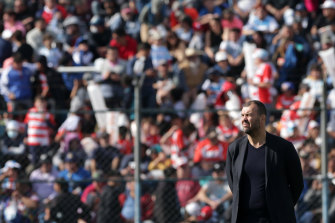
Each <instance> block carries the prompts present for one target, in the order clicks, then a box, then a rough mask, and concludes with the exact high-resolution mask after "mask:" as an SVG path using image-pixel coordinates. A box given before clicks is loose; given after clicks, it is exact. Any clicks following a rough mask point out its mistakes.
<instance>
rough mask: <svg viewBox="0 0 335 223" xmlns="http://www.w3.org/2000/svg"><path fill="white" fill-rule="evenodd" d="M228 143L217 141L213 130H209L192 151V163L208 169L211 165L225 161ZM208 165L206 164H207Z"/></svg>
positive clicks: (216, 135)
mask: <svg viewBox="0 0 335 223" xmlns="http://www.w3.org/2000/svg"><path fill="white" fill-rule="evenodd" d="M227 149H228V143H226V142H223V141H219V140H218V134H217V132H216V129H215V128H209V129H208V130H207V133H206V138H205V139H204V140H202V141H200V142H199V143H198V145H197V147H196V148H195V151H194V158H193V162H194V163H199V162H200V163H201V164H200V165H201V166H203V167H204V166H206V168H209V167H210V166H211V164H212V163H214V162H219V161H225V160H226V158H227V156H226V155H227ZM207 163H208V164H207Z"/></svg>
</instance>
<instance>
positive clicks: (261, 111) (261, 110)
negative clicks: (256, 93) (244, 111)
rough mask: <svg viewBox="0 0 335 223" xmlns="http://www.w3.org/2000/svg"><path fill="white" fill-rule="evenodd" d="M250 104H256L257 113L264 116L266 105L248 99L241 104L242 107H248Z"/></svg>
mask: <svg viewBox="0 0 335 223" xmlns="http://www.w3.org/2000/svg"><path fill="white" fill-rule="evenodd" d="M252 104H254V105H256V107H257V112H258V115H265V116H266V114H267V112H266V107H265V105H264V104H263V103H262V102H260V101H258V100H251V101H248V102H246V103H244V104H243V107H249V106H250V105H252Z"/></svg>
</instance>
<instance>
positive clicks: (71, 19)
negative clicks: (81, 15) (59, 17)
mask: <svg viewBox="0 0 335 223" xmlns="http://www.w3.org/2000/svg"><path fill="white" fill-rule="evenodd" d="M79 23H80V21H79V19H78V17H77V16H69V17H67V18H66V19H65V20H64V22H63V26H64V27H67V26H70V25H79Z"/></svg>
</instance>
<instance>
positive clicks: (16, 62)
mask: <svg viewBox="0 0 335 223" xmlns="http://www.w3.org/2000/svg"><path fill="white" fill-rule="evenodd" d="M22 65H23V57H22V54H21V53H19V52H16V53H15V54H14V55H13V65H12V66H13V68H14V69H15V70H22Z"/></svg>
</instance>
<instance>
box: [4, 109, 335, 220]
mask: <svg viewBox="0 0 335 223" xmlns="http://www.w3.org/2000/svg"><path fill="white" fill-rule="evenodd" d="M290 111H292V110H290ZM315 111H319V109H315ZM132 112H133V111H131V110H130V111H128V112H125V113H123V112H121V110H119V111H116V110H114V111H108V112H105V111H96V112H93V111H92V110H91V109H87V110H80V111H76V112H69V113H68V112H67V111H65V112H64V111H55V112H50V113H46V112H35V113H34V112H33V113H32V112H31V111H28V112H27V111H22V112H16V114H15V112H14V113H13V114H14V115H16V117H15V120H16V121H13V120H12V118H11V117H10V116H11V115H12V114H9V115H8V116H7V117H6V116H5V117H4V119H3V120H2V121H3V122H2V123H1V125H0V126H1V128H0V129H1V130H2V131H0V132H1V159H0V166H1V175H0V181H1V196H0V202H1V203H0V210H1V213H0V214H1V218H0V219H1V222H27V223H28V222H62V223H63V222H64V223H66V222H78V219H80V221H81V222H87V223H89V222H92V223H94V222H133V221H134V217H135V210H136V208H138V207H137V206H135V197H136V196H135V195H136V190H135V187H136V183H137V182H135V181H134V170H135V167H136V164H135V159H134V158H135V157H134V136H135V132H136V126H135V125H134V124H133V121H132ZM176 112H177V113H179V111H172V110H169V109H166V110H153V109H152V110H150V109H147V110H142V119H141V128H140V129H141V145H140V155H141V162H140V163H141V164H140V170H141V181H140V188H141V198H140V207H139V209H138V210H140V213H141V221H142V222H157V223H158V222H159V223H161V222H171V223H173V222H211V223H215V222H218V223H222V222H224V223H227V222H230V217H231V216H230V215H231V209H230V205H231V194H230V190H229V188H228V186H227V182H226V179H225V174H224V168H225V167H224V160H225V157H224V156H223V157H222V158H221V157H220V156H219V157H218V158H217V159H206V157H203V156H201V154H200V155H199V153H197V152H196V150H197V149H196V148H197V146H198V145H199V143H200V142H201V141H203V140H204V139H205V138H206V137H207V135H206V133H205V132H206V128H205V126H204V125H199V126H197V125H196V124H197V123H189V122H188V123H187V122H186V123H183V124H182V125H181V127H180V129H178V128H176V127H175V126H176V125H177V124H178V122H180V121H182V120H181V119H180V116H178V115H176ZM180 112H182V111H180ZM183 112H188V113H190V115H192V114H201V115H202V117H206V116H209V117H210V116H211V115H213V114H214V115H217V117H216V118H217V119H218V120H217V123H216V124H213V125H214V126H215V127H216V128H215V131H216V132H217V135H216V136H217V138H218V141H225V142H226V144H222V148H226V147H227V145H228V143H229V142H231V141H232V140H234V139H235V138H237V137H239V136H240V135H241V133H240V131H239V130H238V128H234V127H233V126H234V123H232V122H231V124H232V125H231V127H230V128H228V130H229V131H228V130H227V129H222V128H221V129H220V125H221V124H222V123H225V121H226V122H229V120H230V118H229V116H227V115H226V114H220V110H216V109H212V110H210V109H207V110H206V111H203V110H194V111H191V110H190V111H183ZM277 112H278V111H277ZM281 112H283V111H281ZM284 112H285V110H284ZM31 113H32V114H33V115H35V114H42V115H44V120H45V119H47V117H49V119H48V122H50V123H48V124H52V123H51V122H52V121H53V119H52V118H50V117H51V115H54V116H58V117H59V120H62V122H60V123H58V125H54V126H53V127H52V128H51V130H52V131H51V132H49V133H48V134H49V135H48V137H49V140H48V141H47V142H48V144H46V145H43V146H41V145H35V144H34V143H32V142H34V141H33V140H34V139H35V140H36V138H39V137H40V135H38V134H36V132H35V133H34V134H30V133H31V132H30V133H29V122H33V123H34V122H35V121H36V118H38V116H32V117H29V114H31ZM153 114H154V118H153V117H152V116H153ZM160 115H162V117H160ZM274 115H277V114H276V113H275V112H274ZM20 116H22V117H21V119H20ZM27 117H28V118H27ZM227 117H228V120H227ZM29 118H30V119H29ZM99 118H103V120H105V123H99V121H98V120H99ZM158 120H160V122H159V121H158ZM190 120H191V118H190ZM200 120H201V121H204V120H203V119H200ZM282 123H283V122H282ZM282 123H281V124H282ZM311 123H312V124H311ZM101 125H102V126H104V127H101ZM301 125H305V131H306V134H296V133H297V129H300V128H302V126H297V125H295V126H290V125H287V126H285V127H283V126H281V127H280V126H276V125H275V124H274V123H272V125H271V127H273V128H275V129H273V128H270V127H269V126H268V129H267V130H268V131H269V132H272V133H276V132H277V133H279V134H281V131H280V130H278V129H279V128H281V130H282V131H283V133H282V134H284V136H285V138H287V139H288V140H290V141H291V142H293V144H294V145H295V147H296V149H297V151H298V154H299V156H300V160H301V164H302V167H303V173H304V177H305V178H304V180H305V187H304V190H303V193H302V195H301V197H300V199H299V201H298V204H297V205H296V216H297V222H299V223H319V222H322V199H321V197H322V191H321V190H322V184H321V179H322V177H320V174H321V158H320V157H321V143H320V140H321V139H320V125H319V124H318V123H317V122H311V121H310V120H308V122H301ZM208 129H211V128H208ZM222 130H225V131H222ZM220 131H222V132H220ZM33 132H34V131H33ZM41 132H43V131H41ZM41 132H39V133H41ZM209 132H210V131H209ZM176 133H178V134H183V135H182V137H181V138H180V135H178V134H176ZM285 134H286V135H285ZM29 137H30V139H29ZM185 138H187V140H185ZM178 140H181V141H178ZM183 143H184V144H183ZM179 144H182V145H179ZM332 145H333V143H332V141H331V139H330V140H329V143H328V147H329V154H328V160H329V164H328V172H329V177H330V181H329V204H328V206H329V216H330V222H332V221H333V219H334V215H335V190H334V189H335V180H334V179H332V177H333V176H332V175H331V174H332V173H334V172H335V171H333V172H332V170H333V169H335V154H334V152H333V150H331V148H332ZM176 146H179V147H180V152H181V153H183V154H184V157H187V159H186V160H185V159H182V158H181V157H178V156H175V154H174V150H175V147H176ZM225 152H226V150H224V151H223V152H222V153H223V154H224V153H225ZM203 161H204V162H203ZM283 199H285V198H283Z"/></svg>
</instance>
